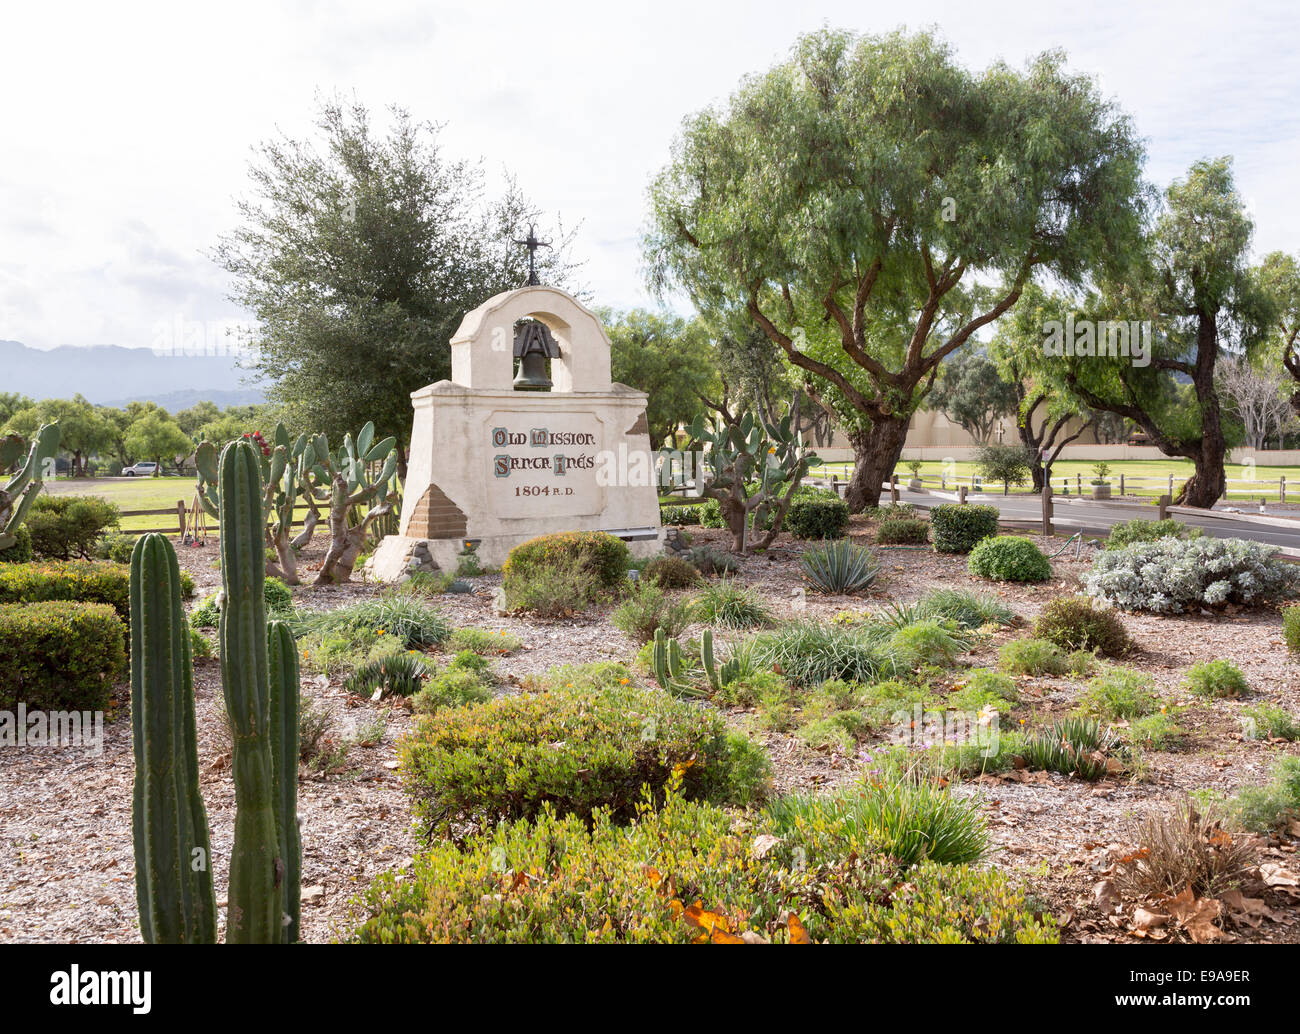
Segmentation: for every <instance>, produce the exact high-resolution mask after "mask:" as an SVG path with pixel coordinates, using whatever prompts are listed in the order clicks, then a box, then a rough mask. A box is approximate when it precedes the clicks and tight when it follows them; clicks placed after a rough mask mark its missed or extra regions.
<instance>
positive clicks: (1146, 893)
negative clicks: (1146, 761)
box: [1115, 800, 1257, 898]
mask: <svg viewBox="0 0 1300 1034" xmlns="http://www.w3.org/2000/svg"><path fill="white" fill-rule="evenodd" d="M1136 840H1137V844H1138V846H1137V848H1136V850H1134V851H1132V852H1131V853H1129V854H1126V855H1123V856H1121V857H1120V858H1118V859H1116V865H1115V880H1116V883H1117V884H1118V885H1119V887H1120V888H1121V890H1123V891H1125V892H1126V893H1127V894H1128V895H1130V896H1132V897H1136V898H1146V897H1153V896H1155V895H1157V894H1177V893H1180V892H1182V891H1183V890H1184V889H1190V890H1191V892H1192V893H1193V894H1194V895H1196V896H1197V897H1213V896H1215V895H1217V894H1220V893H1222V892H1223V891H1226V890H1231V889H1233V888H1234V887H1237V886H1239V885H1240V884H1241V882H1242V881H1243V880H1244V879H1245V878H1246V876H1247V875H1248V874H1249V872H1250V870H1251V869H1252V868H1253V867H1254V865H1255V863H1256V860H1257V859H1256V857H1255V853H1254V851H1253V850H1252V849H1251V847H1250V846H1249V845H1248V844H1245V843H1239V842H1237V841H1235V840H1233V838H1232V836H1231V835H1229V834H1228V833H1227V832H1225V831H1224V830H1223V828H1222V823H1221V820H1220V819H1219V818H1218V817H1216V816H1214V815H1209V816H1205V817H1202V815H1201V813H1200V812H1199V811H1198V810H1197V808H1196V805H1195V804H1194V803H1192V801H1190V800H1187V801H1183V802H1182V803H1181V804H1179V805H1177V806H1176V807H1175V808H1174V809H1173V810H1172V811H1167V812H1158V813H1155V814H1151V815H1148V816H1147V817H1146V818H1145V819H1143V820H1142V823H1141V825H1140V826H1139V827H1138V830H1137V836H1136Z"/></svg>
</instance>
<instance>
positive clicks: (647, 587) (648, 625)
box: [610, 581, 692, 643]
mask: <svg viewBox="0 0 1300 1034" xmlns="http://www.w3.org/2000/svg"><path fill="white" fill-rule="evenodd" d="M691 611H692V607H691V604H690V603H688V602H685V601H675V600H673V599H671V598H669V597H667V596H665V595H664V591H663V589H661V588H659V586H657V585H655V584H654V583H653V582H648V581H641V582H637V583H636V584H635V585H634V586H633V587H632V590H631V592H629V593H628V594H627V596H626V597H625V598H624V600H623V602H622V603H620V604H619V605H618V607H617V608H616V609H615V611H614V613H613V614H612V615H611V616H610V620H611V621H612V622H613V623H614V627H615V628H617V629H619V630H620V631H622V632H623V633H624V634H626V635H627V636H628V637H629V638H630V639H633V640H635V641H636V642H638V643H648V642H649V641H650V640H651V639H653V638H654V637H655V629H657V628H662V629H663V630H664V634H665V635H666V636H668V637H669V638H671V639H676V638H677V637H678V636H679V635H681V634H682V632H683V631H685V629H686V626H687V625H689V624H690V623H691Z"/></svg>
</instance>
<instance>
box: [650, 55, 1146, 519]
mask: <svg viewBox="0 0 1300 1034" xmlns="http://www.w3.org/2000/svg"><path fill="white" fill-rule="evenodd" d="M1063 66H1064V57H1063V55H1061V54H1060V53H1047V54H1044V55H1042V56H1040V57H1038V58H1036V59H1035V60H1033V61H1032V62H1030V64H1029V65H1028V67H1027V68H1026V69H1025V70H1024V71H1017V70H1015V69H1012V68H1010V67H1008V66H1006V65H1004V64H995V65H993V66H992V67H990V68H989V69H988V70H987V71H985V72H983V73H981V74H976V73H973V72H971V71H969V70H967V69H965V68H964V67H962V66H961V65H959V64H958V63H957V62H956V60H955V59H954V57H953V55H952V53H951V52H950V50H949V48H948V47H947V46H946V45H945V44H944V43H942V42H941V41H940V40H938V39H937V38H936V37H935V36H933V35H930V34H926V33H922V34H918V35H907V34H902V33H896V34H892V35H888V36H879V37H864V36H857V35H855V34H852V33H848V32H839V31H832V30H823V31H821V32H817V33H813V34H811V35H807V36H804V37H801V38H800V39H799V40H798V42H797V43H796V44H795V47H794V50H793V52H792V54H791V56H790V58H789V60H787V61H785V62H783V63H781V64H779V65H777V66H776V67H775V68H773V69H771V70H770V71H769V72H767V73H766V74H764V75H760V76H755V77H752V78H748V79H746V80H745V81H744V82H743V83H742V84H741V86H740V87H739V88H738V89H737V91H736V92H735V93H734V94H733V95H732V96H731V98H730V100H729V101H728V102H727V103H726V104H724V105H722V106H720V107H715V108H709V109H706V110H703V111H700V112H698V113H696V114H694V115H692V116H690V117H689V118H688V119H687V120H686V122H685V125H684V127H683V129H682V131H681V133H680V135H679V137H678V139H677V140H676V142H675V144H674V146H673V152H672V156H671V160H670V161H669V163H668V165H667V166H666V167H665V168H664V169H663V170H662V171H661V172H660V173H659V174H658V176H657V177H656V179H655V180H654V183H653V185H652V187H651V191H650V202H651V220H650V229H649V230H648V232H647V234H646V238H645V241H644V248H645V252H646V256H647V262H648V267H649V270H650V278H651V283H652V286H653V287H655V288H656V289H657V290H660V291H668V290H672V289H681V290H684V291H685V292H687V293H688V294H689V295H690V297H691V298H692V299H693V300H694V302H695V304H696V306H697V307H698V308H699V309H700V310H701V311H702V312H705V313H713V312H716V311H719V310H721V311H735V310H737V309H739V310H743V311H744V313H746V314H747V315H748V316H749V318H750V319H751V320H752V321H753V322H754V323H755V324H756V325H757V326H758V327H759V328H761V329H762V331H763V332H764V334H766V335H767V337H768V338H769V340H770V341H772V342H773V343H774V344H775V345H777V346H778V347H779V348H780V349H781V350H782V352H783V354H784V357H785V359H786V361H787V363H788V364H790V365H791V366H792V367H793V368H794V369H795V370H796V371H797V373H798V375H799V376H800V377H801V378H802V379H803V382H804V387H805V389H806V390H807V391H808V392H809V394H810V395H813V396H814V397H815V399H816V400H817V401H819V402H820V403H821V404H822V405H824V406H829V407H831V408H833V409H834V411H835V412H836V413H837V414H838V415H839V417H840V422H841V424H842V425H843V426H844V427H845V430H846V432H847V434H848V436H849V440H850V442H851V443H852V446H853V450H854V456H855V460H856V469H855V472H854V476H853V479H852V481H851V483H850V485H849V487H848V494H847V498H848V501H849V504H850V506H851V507H852V508H853V509H855V510H861V509H863V508H864V507H866V506H869V505H874V504H876V503H877V502H878V500H879V496H880V491H881V485H882V483H883V482H884V480H885V479H886V478H887V477H888V476H889V474H890V472H891V471H892V470H893V469H894V466H895V464H896V462H897V460H898V458H899V454H900V453H901V451H902V447H903V441H904V439H905V437H906V435H907V426H908V422H909V421H910V419H911V417H912V414H913V413H914V412H915V411H916V410H917V408H918V407H919V406H920V405H921V403H922V402H923V400H924V399H925V396H926V394H927V392H929V390H930V389H931V388H932V387H933V385H934V382H935V378H936V376H937V375H938V372H939V367H940V364H941V363H942V362H943V361H944V360H945V359H946V358H947V357H949V356H950V355H952V354H953V353H954V352H956V351H957V350H958V349H960V348H961V347H962V346H963V345H965V344H966V343H967V342H968V341H970V340H971V339H972V336H973V335H975V334H977V333H978V332H979V331H981V330H982V329H983V328H985V327H988V326H989V325H990V324H992V323H994V321H996V320H997V319H998V317H1000V316H1001V315H1002V314H1004V313H1006V312H1007V311H1008V310H1010V309H1011V308H1012V306H1014V305H1015V303H1016V300H1017V298H1018V297H1019V295H1020V292H1021V290H1022V289H1023V287H1024V285H1025V283H1026V282H1027V281H1028V280H1029V278H1030V277H1031V275H1033V273H1034V272H1035V270H1039V269H1050V270H1051V271H1052V273H1053V274H1054V275H1055V276H1056V277H1058V278H1059V279H1062V280H1063V281H1066V282H1075V281H1078V280H1081V279H1082V278H1083V276H1084V274H1085V273H1086V272H1087V271H1088V270H1089V269H1090V268H1091V267H1092V266H1093V265H1094V264H1095V263H1097V262H1099V261H1100V260H1101V259H1102V257H1103V256H1106V255H1108V254H1110V253H1111V250H1112V249H1113V248H1114V246H1115V242H1117V241H1125V240H1128V239H1130V238H1132V237H1133V236H1134V235H1135V234H1136V232H1137V229H1138V227H1139V225H1140V219H1139V215H1138V213H1139V209H1140V207H1141V206H1140V204H1139V203H1138V202H1139V199H1140V166H1141V162H1142V157H1143V154H1142V148H1141V145H1140V144H1139V142H1138V140H1137V138H1136V136H1135V134H1134V131H1133V128H1132V126H1131V124H1130V121H1129V119H1128V118H1127V117H1126V116H1125V115H1123V114H1122V113H1121V112H1119V111H1118V110H1116V108H1115V107H1114V105H1113V104H1112V103H1111V102H1109V101H1107V100H1105V99H1103V98H1102V96H1101V95H1100V92H1099V90H1098V87H1097V85H1096V84H1095V83H1094V82H1093V81H1092V80H1091V79H1089V78H1087V77H1086V76H1079V75H1072V74H1070V73H1068V72H1066V71H1065V69H1064V67H1063Z"/></svg>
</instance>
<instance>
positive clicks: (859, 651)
mask: <svg viewBox="0 0 1300 1034" xmlns="http://www.w3.org/2000/svg"><path fill="white" fill-rule="evenodd" d="M887 635H888V629H885V628H881V627H880V626H875V625H860V626H856V627H850V628H845V627H843V626H840V625H823V624H821V623H819V622H816V621H805V622H799V623H797V624H790V625H786V626H785V627H783V628H780V629H777V630H775V631H772V632H763V633H760V634H759V635H757V636H755V638H754V641H753V642H754V649H755V651H756V652H757V655H758V656H759V657H760V658H761V659H762V661H763V663H764V664H765V666H766V667H769V668H772V669H774V670H776V671H778V672H780V673H781V674H783V675H785V677H786V678H788V679H789V680H790V681H791V682H793V683H795V684H796V685H800V686H812V685H817V684H818V683H822V682H825V681H826V680H827V679H845V680H847V681H850V682H873V681H875V680H876V679H878V678H882V677H888V676H889V675H892V674H893V673H894V672H895V671H896V670H897V664H896V662H895V659H894V657H893V655H891V654H890V653H889V651H888V650H887V649H886V648H885V645H884V640H885V638H886V637H887Z"/></svg>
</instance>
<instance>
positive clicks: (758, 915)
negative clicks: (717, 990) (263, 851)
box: [352, 793, 1057, 944]
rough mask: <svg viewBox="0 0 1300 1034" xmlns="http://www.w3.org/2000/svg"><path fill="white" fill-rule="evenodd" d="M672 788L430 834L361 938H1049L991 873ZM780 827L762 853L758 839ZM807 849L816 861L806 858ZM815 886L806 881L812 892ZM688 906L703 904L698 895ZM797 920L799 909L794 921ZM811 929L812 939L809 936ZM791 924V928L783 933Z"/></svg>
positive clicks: (845, 827) (366, 913) (385, 880)
mask: <svg viewBox="0 0 1300 1034" xmlns="http://www.w3.org/2000/svg"><path fill="white" fill-rule="evenodd" d="M770 822H771V819H768V818H766V817H760V818H759V819H758V820H757V824H756V825H755V826H754V827H752V828H749V829H741V828H738V827H737V825H736V822H735V818H734V816H733V815H732V814H731V813H729V812H728V811H726V810H724V809H722V808H718V807H715V806H713V805H711V804H706V803H701V802H692V801H687V800H683V799H682V797H681V796H680V795H679V794H676V793H670V794H669V796H668V798H667V800H666V802H665V803H664V805H663V807H662V808H660V809H658V810H655V809H654V808H653V807H650V806H647V805H642V806H641V807H640V809H639V812H638V814H637V821H636V822H635V823H634V824H632V825H631V826H626V827H625V826H621V825H615V824H614V823H613V822H611V821H610V820H609V818H608V817H607V816H606V815H604V814H599V815H597V816H596V817H595V819H594V821H593V822H591V823H590V824H588V823H587V822H586V820H584V819H583V818H581V817H578V816H573V817H567V818H566V817H562V816H557V815H556V814H553V813H552V812H550V811H548V812H546V813H544V814H542V815H540V816H539V817H538V819H537V821H536V822H516V823H513V824H510V825H502V826H500V827H498V828H496V829H494V830H492V831H491V832H490V833H485V834H482V835H480V836H476V837H473V838H472V839H470V840H469V842H468V843H466V844H464V845H459V844H453V843H436V844H434V845H433V846H432V847H431V848H430V850H429V851H427V852H424V853H421V854H420V855H418V856H417V857H416V858H415V861H414V864H413V865H412V866H411V868H410V869H409V870H408V871H406V872H403V873H400V874H398V873H384V874H382V875H380V876H379V877H378V878H377V879H376V880H375V882H374V883H373V884H372V885H371V886H370V888H369V889H368V890H367V891H366V892H365V894H364V896H363V898H362V899H361V901H360V902H359V908H360V911H361V914H362V916H363V917H364V918H363V919H362V920H361V922H360V925H359V926H358V927H357V928H356V930H355V931H354V932H353V934H352V939H353V940H354V941H358V942H366V943H387V944H391V943H420V942H432V943H436V942H441V943H447V942H462V943H473V944H485V943H523V942H528V943H560V942H566V943H577V944H583V943H606V944H613V943H658V944H688V943H691V942H707V941H709V940H713V941H717V942H728V941H730V942H733V943H734V942H736V941H739V940H742V939H746V938H747V939H750V940H758V941H772V942H777V943H786V942H788V941H790V940H792V939H796V940H805V939H810V940H812V941H814V942H818V943H820V942H822V941H829V942H833V943H843V944H861V943H867V942H911V943H919V942H934V941H947V942H969V943H975V942H979V943H1012V942H1040V943H1046V942H1055V941H1056V939H1057V934H1056V928H1055V924H1054V922H1053V920H1052V919H1051V918H1050V916H1049V917H1042V916H1040V914H1039V913H1038V912H1037V911H1036V910H1035V908H1034V907H1033V906H1032V905H1031V904H1030V903H1029V901H1028V900H1027V898H1026V895H1025V891H1024V889H1023V888H1022V887H1019V886H1018V885H1016V884H1014V883H1012V882H1010V881H1009V880H1008V879H1007V878H1006V877H1005V876H1003V875H1002V874H1001V873H998V872H996V871H992V870H984V869H974V868H970V867H968V866H964V865H962V866H953V865H940V864H937V863H935V862H929V861H926V862H921V863H920V864H919V865H916V866H913V867H911V868H905V867H902V866H899V865H898V864H897V863H892V862H890V861H888V860H886V859H884V858H882V857H880V856H879V855H878V854H876V853H874V851H873V845H871V844H870V843H866V842H863V841H861V840H860V839H859V837H860V836H861V832H860V825H855V824H853V823H850V822H847V821H844V820H842V819H841V818H840V817H839V816H836V815H822V814H818V815H817V816H816V822H817V825H816V826H813V827H805V828H801V829H800V830H798V832H797V837H792V838H789V840H788V841H783V840H780V839H778V838H776V837H775V835H774V834H773V833H772V828H771V826H770V825H769V824H770ZM765 835H766V838H767V839H769V840H771V839H777V843H776V846H775V847H772V848H770V849H768V850H766V851H762V852H760V851H758V850H757V848H756V845H757V844H760V843H764V842H765V841H764V840H760V839H759V838H760V837H764V836H765ZM806 859H816V861H815V862H814V863H813V864H812V866H811V868H810V867H809V865H808V864H806V863H805V860H806ZM814 888H815V889H814ZM696 902H698V904H696ZM792 916H793V918H791V917H792ZM805 931H806V935H805ZM792 934H793V936H792Z"/></svg>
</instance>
